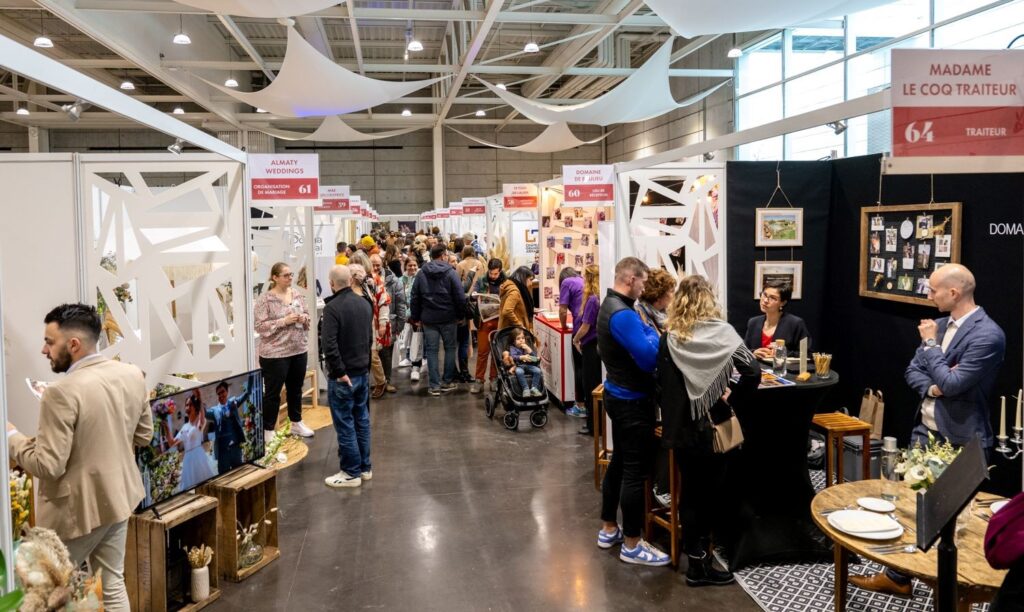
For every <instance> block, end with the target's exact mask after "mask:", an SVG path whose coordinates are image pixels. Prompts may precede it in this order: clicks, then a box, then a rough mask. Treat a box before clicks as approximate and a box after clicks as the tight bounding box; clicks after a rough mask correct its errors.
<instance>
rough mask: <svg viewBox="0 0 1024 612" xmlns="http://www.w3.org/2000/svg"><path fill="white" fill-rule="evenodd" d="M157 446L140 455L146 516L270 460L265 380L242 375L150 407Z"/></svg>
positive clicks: (258, 375) (157, 401)
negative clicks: (243, 467)
mask: <svg viewBox="0 0 1024 612" xmlns="http://www.w3.org/2000/svg"><path fill="white" fill-rule="evenodd" d="M149 406H150V409H151V410H152V411H153V440H152V441H151V442H150V444H149V446H146V447H145V448H140V449H138V450H137V451H136V453H135V460H136V462H137V463H138V466H139V471H140V472H141V473H142V484H143V489H144V490H145V492H146V497H145V498H144V499H143V500H142V503H141V504H140V505H139V510H144V509H146V508H149V507H150V506H153V505H155V504H158V503H160V502H162V501H165V500H168V499H170V498H172V497H174V496H175V495H177V494H179V493H183V492H185V491H188V490H190V489H194V488H195V487H197V486H198V485H201V484H203V483H204V482H206V481H207V480H210V479H212V478H216V477H217V476H220V475H221V474H225V473H227V472H230V471H231V470H233V469H235V468H236V467H239V466H241V465H245V464H247V463H252V462H254V461H256V460H257V459H260V458H261V457H263V455H264V452H265V451H264V440H263V375H262V373H261V372H260V371H259V370H254V371H252V372H247V373H245V374H239V375H237V376H232V377H230V378H225V379H222V380H218V381H215V382H211V383H206V384H203V385H201V386H198V387H194V388H192V389H188V390H186V391H180V392H178V393H174V394H170V395H164V396H162V397H158V398H156V399H154V400H151V401H150V402H149Z"/></svg>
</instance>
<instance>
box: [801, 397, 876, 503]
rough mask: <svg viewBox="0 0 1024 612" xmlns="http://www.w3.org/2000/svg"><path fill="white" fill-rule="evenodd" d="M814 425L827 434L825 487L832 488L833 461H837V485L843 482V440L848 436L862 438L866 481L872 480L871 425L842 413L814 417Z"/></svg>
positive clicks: (863, 472) (862, 459)
mask: <svg viewBox="0 0 1024 612" xmlns="http://www.w3.org/2000/svg"><path fill="white" fill-rule="evenodd" d="M811 423H812V425H814V426H815V427H818V428H820V429H822V430H824V432H825V486H826V487H831V486H832V475H833V468H832V465H833V461H835V479H836V482H835V484H839V483H841V482H843V480H844V479H843V439H844V438H846V437H847V436H861V438H862V439H863V440H864V446H863V447H861V448H862V452H861V461H862V462H863V471H862V472H861V473H862V474H863V475H864V479H865V480H867V479H870V478H871V424H870V423H866V422H864V421H862V420H860V419H857V418H854V417H852V416H850V415H847V414H843V413H842V412H829V413H824V414H816V415H814V420H813V421H811Z"/></svg>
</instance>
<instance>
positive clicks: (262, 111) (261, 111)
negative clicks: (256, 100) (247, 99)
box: [256, 107, 267, 113]
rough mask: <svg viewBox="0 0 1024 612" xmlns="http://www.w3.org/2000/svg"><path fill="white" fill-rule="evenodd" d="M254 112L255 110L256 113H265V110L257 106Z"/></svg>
mask: <svg viewBox="0 0 1024 612" xmlns="http://www.w3.org/2000/svg"><path fill="white" fill-rule="evenodd" d="M256 112H257V113H265V112H267V111H265V110H263V109H262V108H259V107H257V108H256Z"/></svg>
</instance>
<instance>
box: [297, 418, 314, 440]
mask: <svg viewBox="0 0 1024 612" xmlns="http://www.w3.org/2000/svg"><path fill="white" fill-rule="evenodd" d="M292 435H293V436H299V437H300V438H312V437H313V430H312V429H310V428H309V427H306V424H305V423H303V422H302V421H298V422H295V423H292Z"/></svg>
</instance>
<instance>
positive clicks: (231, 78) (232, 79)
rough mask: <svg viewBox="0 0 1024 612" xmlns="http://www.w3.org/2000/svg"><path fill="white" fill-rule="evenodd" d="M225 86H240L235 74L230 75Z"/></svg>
mask: <svg viewBox="0 0 1024 612" xmlns="http://www.w3.org/2000/svg"><path fill="white" fill-rule="evenodd" d="M224 87H232V88H234V87H238V81H236V80H235V77H234V75H232V76H229V77H228V78H227V80H226V81H224Z"/></svg>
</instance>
